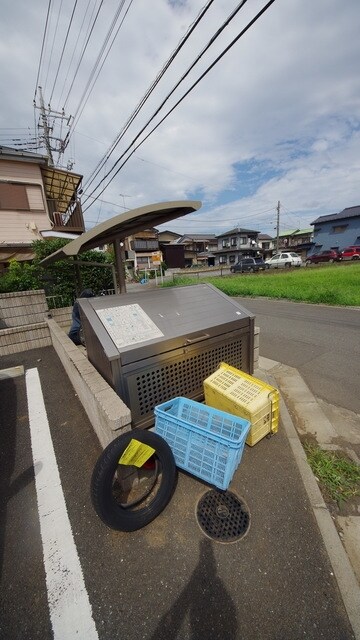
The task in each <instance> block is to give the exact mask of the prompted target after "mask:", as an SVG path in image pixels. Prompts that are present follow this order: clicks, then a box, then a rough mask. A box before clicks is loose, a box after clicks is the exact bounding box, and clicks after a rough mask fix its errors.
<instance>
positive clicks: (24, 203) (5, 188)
mask: <svg viewBox="0 0 360 640" xmlns="http://www.w3.org/2000/svg"><path fill="white" fill-rule="evenodd" d="M0 209H10V210H14V211H16V210H17V211H29V201H28V197H27V193H26V187H25V186H24V185H23V184H14V183H9V182H2V183H0Z"/></svg>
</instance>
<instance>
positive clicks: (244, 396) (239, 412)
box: [204, 362, 280, 447]
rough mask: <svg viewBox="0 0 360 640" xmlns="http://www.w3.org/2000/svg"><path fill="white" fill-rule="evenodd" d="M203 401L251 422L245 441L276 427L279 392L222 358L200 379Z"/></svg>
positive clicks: (277, 423)
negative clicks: (212, 371) (219, 362)
mask: <svg viewBox="0 0 360 640" xmlns="http://www.w3.org/2000/svg"><path fill="white" fill-rule="evenodd" d="M204 392H205V403H206V404H207V405H208V406H210V407H214V409H220V410H221V411H226V412H227V413H232V414H233V415H235V416H239V417H241V418H246V419H247V420H249V421H250V422H251V428H250V431H249V435H248V437H247V439H246V444H248V445H250V447H252V446H254V444H256V443H257V442H259V440H261V439H262V438H264V437H265V436H266V435H268V434H270V433H276V432H277V430H278V428H279V404H280V396H279V392H278V390H277V389H275V387H271V386H270V385H269V384H266V382H263V381H262V380H258V378H254V376H250V375H249V374H247V373H244V372H243V371H239V369H235V367H231V366H230V365H229V364H225V362H221V364H220V366H219V369H217V370H216V371H215V373H213V374H212V375H211V376H209V377H208V378H206V380H204Z"/></svg>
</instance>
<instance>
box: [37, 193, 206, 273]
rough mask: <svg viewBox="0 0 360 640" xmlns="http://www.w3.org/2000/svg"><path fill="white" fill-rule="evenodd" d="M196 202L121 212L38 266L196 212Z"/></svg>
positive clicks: (73, 255)
mask: <svg viewBox="0 0 360 640" xmlns="http://www.w3.org/2000/svg"><path fill="white" fill-rule="evenodd" d="M201 204H202V203H201V202H200V201H199V200H179V201H174V202H160V203H158V204H149V205H146V206H145V207H139V208H137V209H131V210H130V211H127V212H126V213H120V214H119V215H117V216H115V217H114V218H110V219H109V220H105V222H101V223H100V224H98V225H96V227H94V228H93V229H91V230H90V231H87V232H86V233H83V234H82V235H81V236H79V237H78V238H76V240H72V242H69V244H67V245H65V247H63V248H62V249H59V250H58V251H55V252H54V253H52V254H51V255H49V256H47V257H46V258H44V259H43V260H41V264H49V263H50V262H56V261H57V260H64V259H66V258H70V257H75V256H77V255H79V254H80V253H82V252H83V251H88V250H89V249H94V248H95V247H98V246H99V245H102V244H110V243H112V242H114V241H115V239H119V238H127V237H128V236H131V235H133V234H134V233H137V232H138V231H143V230H144V229H149V228H150V227H156V226H157V225H159V224H164V223H165V222H169V221H170V220H175V219H176V218H181V217H182V216H185V215H186V214H188V213H192V212H193V211H197V210H198V209H200V207H201Z"/></svg>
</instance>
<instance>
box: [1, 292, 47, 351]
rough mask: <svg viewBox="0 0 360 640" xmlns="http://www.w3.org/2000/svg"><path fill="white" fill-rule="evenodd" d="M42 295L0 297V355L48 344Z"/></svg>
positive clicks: (7, 295) (21, 293)
mask: <svg viewBox="0 0 360 640" xmlns="http://www.w3.org/2000/svg"><path fill="white" fill-rule="evenodd" d="M47 313H48V307H47V303H46V298H45V292H44V291H43V290H42V289H40V290H38V291H21V292H16V293H1V294H0V356H7V355H10V354H11V353H19V352H21V351H28V350H29V349H37V348H39V347H48V346H50V345H51V337H50V333H49V329H48V326H47V324H46V322H45V316H46V314H47Z"/></svg>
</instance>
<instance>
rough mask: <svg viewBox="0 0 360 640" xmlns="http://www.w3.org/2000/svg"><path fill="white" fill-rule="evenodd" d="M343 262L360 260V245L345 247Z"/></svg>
mask: <svg viewBox="0 0 360 640" xmlns="http://www.w3.org/2000/svg"><path fill="white" fill-rule="evenodd" d="M341 259H342V260H360V245H351V246H350V247H345V249H343V250H342V252H341Z"/></svg>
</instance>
